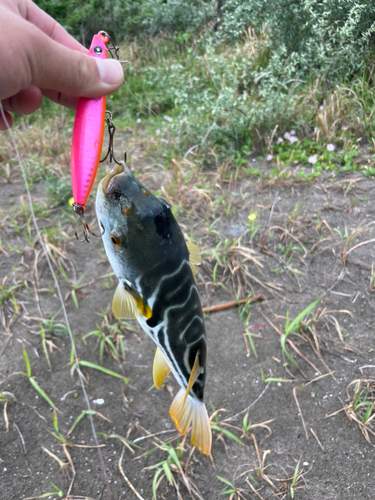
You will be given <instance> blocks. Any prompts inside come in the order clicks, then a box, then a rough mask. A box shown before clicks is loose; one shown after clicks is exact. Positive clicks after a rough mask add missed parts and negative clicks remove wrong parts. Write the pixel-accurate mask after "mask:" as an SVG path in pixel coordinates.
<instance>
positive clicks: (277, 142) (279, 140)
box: [276, 137, 284, 144]
mask: <svg viewBox="0 0 375 500" xmlns="http://www.w3.org/2000/svg"><path fill="white" fill-rule="evenodd" d="M281 142H284V139H283V138H282V137H279V138H278V139H277V141H276V144H280V143H281Z"/></svg>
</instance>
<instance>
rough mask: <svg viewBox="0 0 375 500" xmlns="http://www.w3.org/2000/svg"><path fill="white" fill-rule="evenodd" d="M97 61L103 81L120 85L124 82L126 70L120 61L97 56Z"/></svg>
mask: <svg viewBox="0 0 375 500" xmlns="http://www.w3.org/2000/svg"><path fill="white" fill-rule="evenodd" d="M95 61H96V64H97V65H98V70H99V74H100V79H101V81H102V82H104V83H107V84H108V85H118V84H120V83H121V82H122V80H123V78H124V72H123V70H122V66H121V64H120V63H119V62H118V61H115V60H114V59H96V58H95Z"/></svg>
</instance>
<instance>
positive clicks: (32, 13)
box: [26, 0, 88, 54]
mask: <svg viewBox="0 0 375 500" xmlns="http://www.w3.org/2000/svg"><path fill="white" fill-rule="evenodd" d="M26 8H27V12H26V20H27V21H29V22H30V23H32V24H33V25H34V26H36V27H37V28H39V29H40V30H41V31H43V33H45V34H46V35H47V36H49V37H50V38H51V39H52V40H55V41H56V42H58V43H61V45H64V46H65V47H67V48H68V49H72V50H78V51H79V52H83V53H85V54H87V53H88V50H87V49H86V48H85V47H84V46H83V45H81V44H80V43H79V42H77V40H76V39H75V38H74V37H72V36H71V35H69V33H68V32H67V31H66V30H65V29H64V28H63V27H62V26H61V24H59V23H58V22H57V21H55V20H54V19H53V18H52V17H51V16H50V15H48V14H47V13H46V12H44V11H43V10H42V9H40V8H39V7H38V6H37V5H36V4H35V3H34V2H32V1H31V0H27V1H26Z"/></svg>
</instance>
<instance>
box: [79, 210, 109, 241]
mask: <svg viewBox="0 0 375 500" xmlns="http://www.w3.org/2000/svg"><path fill="white" fill-rule="evenodd" d="M73 210H74V211H75V213H76V214H77V215H79V218H80V219H81V222H82V225H83V239H82V240H81V239H80V238H79V236H78V234H77V231H74V234H75V237H76V238H77V240H78V241H87V242H89V241H90V234H91V236H94V237H95V238H102V237H103V234H104V233H105V228H104V226H103V224H102V223H101V222H100V225H101V226H102V229H103V231H102V232H101V234H95V233H94V232H93V231H91V229H90V227H89V225H88V224H87V222H86V219H85V215H84V212H85V208H84V207H83V206H82V205H80V204H79V203H73Z"/></svg>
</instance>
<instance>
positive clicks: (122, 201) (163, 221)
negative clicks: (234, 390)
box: [96, 162, 212, 455]
mask: <svg viewBox="0 0 375 500" xmlns="http://www.w3.org/2000/svg"><path fill="white" fill-rule="evenodd" d="M96 214H97V218H98V222H99V225H100V226H102V228H103V229H104V234H103V243H104V248H105V251H106V253H107V256H108V259H109V262H110V264H111V266H112V268H113V271H114V272H115V274H116V276H117V278H118V280H119V284H118V287H117V289H116V291H115V295H114V297H113V303H112V308H113V312H114V314H115V316H117V317H118V318H124V319H133V318H136V319H137V320H138V322H139V324H140V325H141V327H142V328H143V330H144V331H145V332H146V333H147V334H148V335H149V336H150V337H151V338H152V340H153V341H154V342H155V344H156V345H157V348H156V353H155V358H154V365H153V378H154V384H155V386H156V388H158V389H159V388H160V387H161V386H162V383H163V380H164V378H165V377H166V376H167V375H168V374H169V373H170V371H172V372H173V375H174V376H175V378H176V380H177V382H178V383H179V385H180V387H181V389H180V390H179V392H178V394H177V395H176V396H175V398H174V400H173V402H172V404H171V407H170V410H169V413H170V415H171V417H172V420H173V422H174V423H175V425H176V427H177V429H178V430H179V432H180V433H181V434H185V433H186V431H187V430H188V428H189V427H190V425H191V427H192V429H191V443H192V444H193V446H195V447H197V448H198V449H199V450H200V451H201V452H202V453H204V454H206V455H209V454H210V450H211V442H212V437H211V428H210V422H209V418H208V414H207V409H206V406H205V404H204V402H203V393H204V386H205V380H206V351H207V346H206V332H205V326H204V321H203V314H202V307H201V303H200V300H199V295H198V290H197V287H196V284H195V278H194V274H195V273H196V268H195V265H197V264H199V263H200V254H199V250H198V248H197V247H196V246H195V245H193V244H190V243H186V241H185V238H184V236H183V235H182V232H181V230H180V228H179V226H178V223H177V221H176V219H175V218H174V216H173V214H172V211H171V208H170V206H169V205H168V203H167V202H166V201H164V200H163V199H161V198H159V197H157V196H155V195H153V194H152V193H150V191H148V190H147V189H146V188H145V187H144V186H143V185H142V184H141V183H140V182H138V180H137V179H136V178H135V177H134V176H133V174H132V173H131V172H130V170H129V169H128V168H127V167H126V165H125V163H124V162H121V164H118V165H116V166H115V168H114V169H113V170H112V171H111V172H109V174H108V175H107V176H106V177H104V179H103V180H102V181H101V182H100V184H99V188H98V192H97V196H96Z"/></svg>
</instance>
